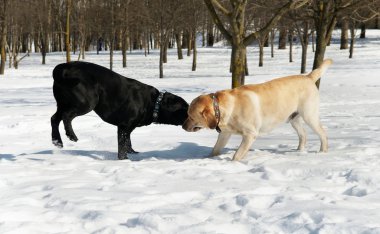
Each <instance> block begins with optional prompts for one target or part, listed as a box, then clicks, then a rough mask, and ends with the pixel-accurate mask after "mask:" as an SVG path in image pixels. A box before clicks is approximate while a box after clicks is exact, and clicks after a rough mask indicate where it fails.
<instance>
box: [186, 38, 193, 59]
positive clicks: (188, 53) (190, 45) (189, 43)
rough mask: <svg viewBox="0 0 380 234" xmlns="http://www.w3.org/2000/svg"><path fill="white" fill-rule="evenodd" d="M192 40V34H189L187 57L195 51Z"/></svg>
mask: <svg viewBox="0 0 380 234" xmlns="http://www.w3.org/2000/svg"><path fill="white" fill-rule="evenodd" d="M191 38H192V35H191V33H188V34H187V42H188V45H187V56H190V55H191V50H192V49H193V44H192V40H191Z"/></svg>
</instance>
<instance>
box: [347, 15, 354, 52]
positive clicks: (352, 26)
mask: <svg viewBox="0 0 380 234" xmlns="http://www.w3.org/2000/svg"><path fill="white" fill-rule="evenodd" d="M350 36H351V41H350V55H349V56H348V58H353V56H354V44H355V23H354V22H352V23H351V27H350Z"/></svg>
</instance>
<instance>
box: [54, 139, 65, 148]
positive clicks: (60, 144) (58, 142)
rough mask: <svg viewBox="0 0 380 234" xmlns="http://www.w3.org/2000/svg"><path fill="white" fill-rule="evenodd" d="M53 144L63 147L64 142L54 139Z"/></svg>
mask: <svg viewBox="0 0 380 234" xmlns="http://www.w3.org/2000/svg"><path fill="white" fill-rule="evenodd" d="M53 145H55V146H57V147H58V148H63V143H62V141H60V140H53Z"/></svg>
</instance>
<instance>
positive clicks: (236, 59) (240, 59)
mask: <svg viewBox="0 0 380 234" xmlns="http://www.w3.org/2000/svg"><path fill="white" fill-rule="evenodd" d="M204 2H205V4H206V6H207V8H208V10H209V12H210V14H211V16H212V18H213V20H214V23H215V25H216V26H217V27H218V28H219V30H220V31H221V33H222V34H223V36H224V38H225V39H226V40H227V41H228V42H229V43H230V44H231V45H232V54H231V57H232V59H231V63H232V64H231V68H232V87H233V88H234V87H238V86H240V85H243V84H244V77H245V65H246V61H245V58H246V47H247V46H248V45H249V44H251V43H252V42H253V41H255V40H256V39H258V38H259V37H261V38H262V37H263V36H264V35H267V34H268V32H269V31H270V29H271V28H272V27H273V26H274V25H275V24H276V23H277V22H278V21H279V20H280V19H281V17H282V15H283V14H284V13H286V12H287V11H289V10H290V9H294V8H297V7H300V6H302V5H303V4H305V3H306V1H293V0H290V1H288V2H287V3H286V4H284V5H282V6H281V7H280V8H278V9H277V10H276V11H275V13H274V14H273V16H272V17H271V19H270V20H269V21H268V22H267V23H266V25H265V26H264V27H262V28H261V29H259V30H257V31H255V32H250V33H248V34H247V30H246V25H245V11H246V7H247V4H248V1H247V0H231V1H228V3H225V2H223V3H224V4H223V3H222V2H221V1H220V0H204ZM251 7H253V6H251ZM222 17H223V18H222Z"/></svg>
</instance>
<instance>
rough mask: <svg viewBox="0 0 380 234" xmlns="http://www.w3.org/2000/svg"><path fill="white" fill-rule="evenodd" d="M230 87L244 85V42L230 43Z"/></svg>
mask: <svg viewBox="0 0 380 234" xmlns="http://www.w3.org/2000/svg"><path fill="white" fill-rule="evenodd" d="M232 51H233V52H232V59H231V62H232V64H231V68H232V69H231V70H232V88H236V87H239V86H241V85H244V80H245V79H244V77H245V56H246V47H245V46H244V44H240V45H239V44H235V43H233V44H232Z"/></svg>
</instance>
